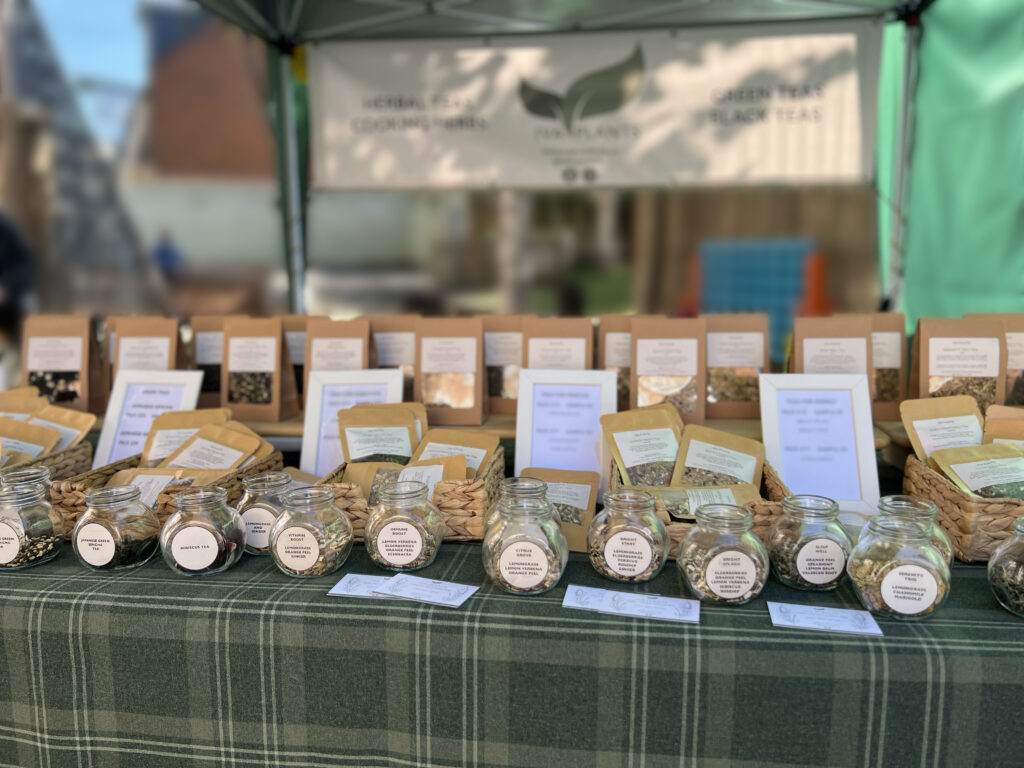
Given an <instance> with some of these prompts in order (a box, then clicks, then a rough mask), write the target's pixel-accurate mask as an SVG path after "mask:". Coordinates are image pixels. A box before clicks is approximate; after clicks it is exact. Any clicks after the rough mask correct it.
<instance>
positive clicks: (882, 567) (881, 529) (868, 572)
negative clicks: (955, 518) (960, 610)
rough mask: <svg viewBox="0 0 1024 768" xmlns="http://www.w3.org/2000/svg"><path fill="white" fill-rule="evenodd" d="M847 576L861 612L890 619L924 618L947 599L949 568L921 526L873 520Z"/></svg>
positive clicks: (896, 520) (925, 527) (897, 520)
mask: <svg viewBox="0 0 1024 768" xmlns="http://www.w3.org/2000/svg"><path fill="white" fill-rule="evenodd" d="M846 572H847V573H848V574H849V575H850V580H851V581H852V582H853V588H854V591H855V592H856V593H857V597H858V598H859V599H860V601H861V603H862V604H863V605H864V607H865V608H867V609H868V610H869V611H871V612H872V613H877V614H879V615H882V616H890V617H892V618H894V619H917V618H922V617H924V616H928V615H929V614H931V613H932V611H934V610H935V609H936V608H938V607H939V606H940V605H941V604H942V602H943V600H945V599H946V597H947V595H948V594H949V564H948V563H947V562H946V558H945V557H944V556H943V554H942V552H940V551H939V548H938V547H936V546H935V542H934V540H933V538H932V532H931V529H930V526H929V525H928V523H926V522H923V521H921V520H911V519H907V518H903V517H892V516H889V515H876V516H875V517H873V518H872V519H871V520H870V521H869V522H868V526H867V530H866V531H865V532H864V534H863V535H862V536H861V538H860V541H858V542H857V546H855V547H854V548H853V552H852V553H850V560H849V562H848V563H847V565H846Z"/></svg>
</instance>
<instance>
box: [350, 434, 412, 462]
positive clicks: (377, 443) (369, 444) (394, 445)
mask: <svg viewBox="0 0 1024 768" xmlns="http://www.w3.org/2000/svg"><path fill="white" fill-rule="evenodd" d="M345 440H346V441H347V442H348V456H346V457H345V460H346V461H355V460H356V459H361V458H363V457H365V456H370V455H372V454H374V453H388V454H393V455H395V456H412V443H411V442H410V440H409V430H408V429H407V428H406V427H345Z"/></svg>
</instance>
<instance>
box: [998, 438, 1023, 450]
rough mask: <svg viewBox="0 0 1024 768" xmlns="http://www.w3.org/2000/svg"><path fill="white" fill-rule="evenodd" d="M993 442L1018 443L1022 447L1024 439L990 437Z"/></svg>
mask: <svg viewBox="0 0 1024 768" xmlns="http://www.w3.org/2000/svg"><path fill="white" fill-rule="evenodd" d="M992 442H993V443H1009V444H1010V445H1019V446H1020V447H1021V448H1024V440H1014V439H1012V438H1009V437H994V438H992Z"/></svg>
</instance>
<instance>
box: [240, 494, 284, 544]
mask: <svg viewBox="0 0 1024 768" xmlns="http://www.w3.org/2000/svg"><path fill="white" fill-rule="evenodd" d="M276 520H277V515H276V514H274V510H272V509H271V508H270V507H264V506H262V505H259V504H257V505H256V506H254V507H249V508H248V509H247V510H245V512H243V513H242V521H243V522H244V523H245V545H246V546H247V547H250V548H251V549H266V548H267V547H269V546H270V529H271V528H273V526H274V522H275V521H276Z"/></svg>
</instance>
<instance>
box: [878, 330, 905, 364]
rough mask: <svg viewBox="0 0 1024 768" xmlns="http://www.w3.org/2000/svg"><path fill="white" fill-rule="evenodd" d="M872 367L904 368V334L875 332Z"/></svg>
mask: <svg viewBox="0 0 1024 768" xmlns="http://www.w3.org/2000/svg"><path fill="white" fill-rule="evenodd" d="M871 366H872V367H873V368H902V367H903V334H902V333H900V332H899V331H875V332H874V333H872V334H871Z"/></svg>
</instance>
